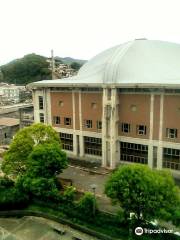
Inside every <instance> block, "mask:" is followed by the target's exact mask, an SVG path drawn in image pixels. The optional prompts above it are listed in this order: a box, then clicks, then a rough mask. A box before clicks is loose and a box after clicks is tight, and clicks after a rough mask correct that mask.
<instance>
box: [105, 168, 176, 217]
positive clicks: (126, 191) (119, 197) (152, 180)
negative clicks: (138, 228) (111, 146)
mask: <svg viewBox="0 0 180 240" xmlns="http://www.w3.org/2000/svg"><path fill="white" fill-rule="evenodd" d="M105 193H106V194H107V196H108V197H110V198H111V199H112V200H113V201H115V202H118V203H119V204H120V206H121V207H122V208H123V209H124V212H125V213H126V218H128V217H129V214H130V213H131V212H132V213H134V214H135V218H136V219H137V220H138V221H145V220H154V219H156V218H170V217H172V215H173V213H174V211H175V209H177V207H178V205H179V204H180V193H179V189H178V187H176V186H175V183H174V181H173V178H172V176H171V174H170V173H169V172H167V171H158V170H151V169H150V168H149V167H148V166H143V165H138V164H135V165H130V166H128V165H126V166H123V167H120V168H119V169H118V170H116V171H115V172H114V173H112V175H111V176H110V178H109V180H108V181H107V182H106V185H105Z"/></svg>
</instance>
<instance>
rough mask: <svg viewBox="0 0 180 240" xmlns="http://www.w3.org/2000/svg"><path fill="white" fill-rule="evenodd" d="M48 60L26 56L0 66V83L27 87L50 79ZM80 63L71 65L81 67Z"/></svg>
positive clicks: (73, 60)
mask: <svg viewBox="0 0 180 240" xmlns="http://www.w3.org/2000/svg"><path fill="white" fill-rule="evenodd" d="M58 58H59V57H58ZM60 59H61V61H59V63H66V62H65V61H63V58H59V60H60ZM68 59H71V58H68ZM47 60H48V58H46V57H43V56H40V55H36V54H34V53H33V54H28V55H25V56H24V57H23V58H20V59H17V60H14V61H12V62H10V63H8V64H6V65H3V66H0V82H7V83H13V84H17V85H25V84H27V83H30V82H35V81H40V80H43V79H50V78H51V71H50V69H49V67H50V66H49V62H48V61H47ZM79 61H81V60H77V62H76V59H71V62H69V64H72V65H73V63H74V62H76V63H78V64H79V67H80V66H81V65H80V62H79ZM82 61H83V60H82ZM57 62H58V61H57ZM84 62H85V61H84ZM82 63H83V62H82ZM76 67H77V66H76Z"/></svg>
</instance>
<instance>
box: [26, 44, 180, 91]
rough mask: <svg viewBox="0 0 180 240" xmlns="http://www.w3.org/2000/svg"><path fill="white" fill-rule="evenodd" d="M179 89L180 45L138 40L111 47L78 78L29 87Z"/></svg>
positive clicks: (44, 82)
mask: <svg viewBox="0 0 180 240" xmlns="http://www.w3.org/2000/svg"><path fill="white" fill-rule="evenodd" d="M108 84H112V85H117V86H120V87H126V86H127V87H136V86H143V87H152V86H155V87H156V86H158V87H160V86H161V87H164V86H168V87H169V86H170V85H171V87H173V88H180V44H176V43H169V42H163V41H154V40H146V39H139V40H134V41H131V42H127V43H124V44H121V45H118V46H115V47H113V48H110V49H108V50H106V51H104V52H102V53H100V54H98V55H97V56H95V57H94V58H92V59H91V60H89V61H88V62H87V63H86V64H84V65H83V66H82V67H81V69H80V70H79V73H78V75H77V76H74V77H70V78H64V79H57V80H44V81H39V82H35V83H32V84H30V85H32V86H76V85H77V86H101V85H108Z"/></svg>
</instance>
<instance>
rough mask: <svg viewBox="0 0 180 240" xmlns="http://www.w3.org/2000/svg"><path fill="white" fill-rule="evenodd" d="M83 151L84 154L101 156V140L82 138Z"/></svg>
mask: <svg viewBox="0 0 180 240" xmlns="http://www.w3.org/2000/svg"><path fill="white" fill-rule="evenodd" d="M84 149H85V153H86V154H90V155H96V156H102V140H101V138H93V137H84Z"/></svg>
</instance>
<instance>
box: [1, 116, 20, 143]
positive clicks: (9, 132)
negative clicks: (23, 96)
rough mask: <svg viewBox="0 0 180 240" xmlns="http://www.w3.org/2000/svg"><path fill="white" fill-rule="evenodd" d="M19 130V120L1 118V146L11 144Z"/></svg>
mask: <svg viewBox="0 0 180 240" xmlns="http://www.w3.org/2000/svg"><path fill="white" fill-rule="evenodd" d="M18 130H19V119H16V118H5V117H3V118H0V145H2V144H9V143H10V142H11V140H12V138H13V136H14V135H15V134H16V132H17V131H18Z"/></svg>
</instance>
